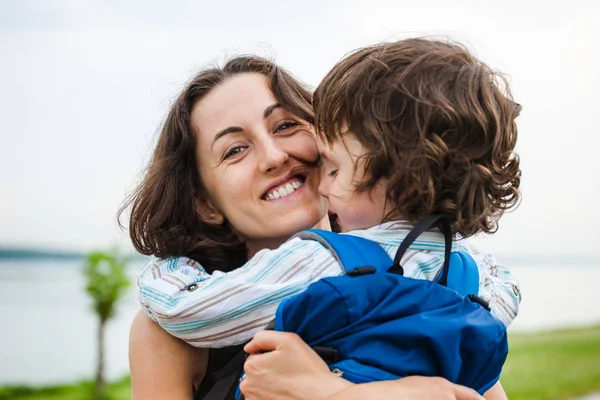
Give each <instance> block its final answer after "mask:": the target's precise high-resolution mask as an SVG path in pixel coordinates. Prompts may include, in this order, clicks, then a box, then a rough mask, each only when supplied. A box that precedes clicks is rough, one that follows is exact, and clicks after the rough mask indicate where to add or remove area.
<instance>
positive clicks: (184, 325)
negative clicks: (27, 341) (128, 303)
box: [138, 221, 521, 348]
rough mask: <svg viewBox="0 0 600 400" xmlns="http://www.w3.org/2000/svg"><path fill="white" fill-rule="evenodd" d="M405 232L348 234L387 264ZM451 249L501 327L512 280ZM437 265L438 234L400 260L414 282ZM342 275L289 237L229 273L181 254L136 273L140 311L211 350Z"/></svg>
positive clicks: (512, 313)
mask: <svg viewBox="0 0 600 400" xmlns="http://www.w3.org/2000/svg"><path fill="white" fill-rule="evenodd" d="M411 228H412V227H411V226H410V225H408V224H407V223H405V222H402V221H395V222H388V223H385V224H382V225H378V226H376V227H373V228H370V229H366V230H361V231H353V232H349V233H348V234H349V235H355V236H359V237H363V238H365V239H369V240H371V241H374V242H376V243H378V244H379V245H380V246H381V247H382V248H383V249H384V250H385V251H386V252H387V253H388V254H389V255H390V257H391V258H392V259H393V258H394V256H395V254H396V251H397V250H398V247H399V246H400V243H402V240H403V239H404V238H405V237H406V235H407V234H408V232H409V231H410V229H411ZM452 246H453V251H457V250H463V251H466V252H468V253H469V254H470V255H471V256H472V257H473V259H474V260H475V262H476V264H477V267H478V270H479V293H478V295H479V296H480V297H481V298H483V299H484V300H486V301H487V302H488V303H489V304H490V307H491V309H492V313H493V315H494V316H495V317H496V318H498V319H499V320H501V321H502V322H503V323H504V324H505V325H507V326H508V324H510V323H511V322H512V320H513V319H514V318H515V317H516V315H517V312H518V310H519V303H520V300H521V297H520V291H519V283H518V281H517V280H516V278H515V277H514V276H513V275H512V274H511V273H510V271H509V270H508V269H507V268H505V267H503V266H500V265H498V263H497V262H496V261H495V260H494V258H493V257H491V256H490V255H487V254H484V253H482V252H480V251H478V250H477V249H475V248H473V247H471V246H470V245H468V244H467V243H466V241H465V240H460V241H454V242H453V245H452ZM443 263H444V237H443V235H442V234H441V233H439V232H438V231H427V232H425V233H423V234H422V235H421V236H419V237H418V238H417V240H415V242H414V243H413V244H412V245H411V246H410V248H409V250H408V251H407V252H406V254H405V255H404V257H403V259H402V266H403V267H404V275H405V276H408V277H411V278H415V279H427V280H433V279H434V278H435V277H436V276H437V274H438V272H439V270H440V268H441V267H442V265H443ZM342 274H343V267H342V266H341V265H340V263H339V262H338V261H337V259H336V258H335V257H334V256H333V254H332V253H331V252H330V251H329V250H328V249H327V248H326V247H325V246H323V245H322V244H320V243H319V242H317V241H314V240H303V239H300V238H293V239H291V240H289V241H288V242H286V243H284V244H283V245H282V246H281V247H279V248H277V249H275V250H262V251H260V252H258V253H257V254H256V255H255V256H254V257H253V258H252V259H251V260H250V261H248V262H247V263H246V264H245V265H243V266H242V267H240V268H238V269H235V270H234V271H231V272H228V273H224V272H221V271H215V272H213V273H212V274H209V273H207V272H206V271H205V270H204V268H203V267H202V266H201V265H200V264H199V263H197V262H195V261H193V260H191V259H189V258H186V257H178V258H171V259H165V260H160V259H157V258H155V257H151V258H150V259H149V261H148V262H147V263H146V265H145V266H144V267H143V268H142V270H141V271H140V274H139V276H138V285H139V288H140V292H139V293H140V303H141V304H142V308H143V309H144V310H145V312H146V313H147V314H148V316H149V317H150V318H152V319H153V320H154V321H156V322H157V323H158V324H159V325H160V326H161V327H162V328H163V329H165V330H166V331H167V332H169V333H170V334H171V335H173V336H175V337H178V338H180V339H182V340H184V341H185V342H187V343H189V344H191V345H193V346H196V347H212V348H216V347H224V346H232V345H236V344H242V343H245V342H247V341H249V340H250V339H252V337H253V336H254V334H255V333H256V332H258V331H260V330H263V329H266V328H269V327H271V326H272V325H273V320H274V318H275V310H276V309H277V306H278V305H279V303H281V302H282V301H283V300H285V299H287V298H289V297H291V296H294V295H296V294H298V293H301V292H302V291H304V290H305V289H306V287H307V286H308V285H309V284H311V283H312V282H315V281H317V280H319V279H321V278H325V277H331V276H339V275H342ZM357 295H360V294H357Z"/></svg>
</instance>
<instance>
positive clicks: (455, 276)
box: [448, 250, 479, 296]
mask: <svg viewBox="0 0 600 400" xmlns="http://www.w3.org/2000/svg"><path fill="white" fill-rule="evenodd" d="M450 265H451V266H452V268H451V269H450V272H449V273H448V287H449V288H451V289H454V290H456V291H457V292H458V293H460V294H462V295H464V296H467V295H470V294H475V295H476V294H478V293H479V269H478V268H477V263H476V262H475V260H474V259H473V257H472V256H471V255H470V254H469V253H468V252H466V251H464V250H460V251H455V252H452V255H451V256H450Z"/></svg>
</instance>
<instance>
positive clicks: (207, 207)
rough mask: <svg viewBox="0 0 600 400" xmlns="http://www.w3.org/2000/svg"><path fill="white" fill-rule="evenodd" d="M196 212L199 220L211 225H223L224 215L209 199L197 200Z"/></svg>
mask: <svg viewBox="0 0 600 400" xmlns="http://www.w3.org/2000/svg"><path fill="white" fill-rule="evenodd" d="M196 212H197V213H198V216H199V217H200V220H202V221H203V222H206V223H207V224H211V225H223V223H224V222H225V216H224V215H223V214H221V212H220V211H219V210H217V209H216V208H215V207H214V206H213V205H212V204H211V202H210V201H209V200H197V201H196Z"/></svg>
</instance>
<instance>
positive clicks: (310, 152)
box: [279, 132, 319, 162]
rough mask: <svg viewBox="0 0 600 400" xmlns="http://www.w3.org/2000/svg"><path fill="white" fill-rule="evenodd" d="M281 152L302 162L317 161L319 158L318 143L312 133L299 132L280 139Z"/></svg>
mask: <svg viewBox="0 0 600 400" xmlns="http://www.w3.org/2000/svg"><path fill="white" fill-rule="evenodd" d="M279 146H280V148H281V150H283V151H285V152H286V153H288V154H290V155H293V156H296V157H297V158H300V159H302V160H306V161H310V162H312V161H315V160H316V159H317V157H318V156H319V151H318V149H317V141H316V140H315V137H314V136H313V134H312V133H309V132H298V133H296V134H295V135H291V136H288V137H282V138H280V139H279Z"/></svg>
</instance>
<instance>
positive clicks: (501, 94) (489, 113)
mask: <svg viewBox="0 0 600 400" xmlns="http://www.w3.org/2000/svg"><path fill="white" fill-rule="evenodd" d="M314 107H315V115H316V121H317V128H318V129H317V131H318V132H319V134H320V135H322V137H323V138H324V139H325V140H326V141H327V142H329V143H333V142H335V141H336V140H338V139H339V138H340V136H341V135H342V134H343V133H344V132H341V130H342V129H346V127H347V129H348V132H350V133H351V134H353V135H355V136H356V138H357V139H358V140H359V141H360V142H361V143H362V144H363V145H364V146H365V147H366V148H367V151H368V152H367V154H366V155H365V157H364V162H365V164H364V165H365V166H366V170H367V173H368V174H370V177H371V179H369V180H368V181H365V182H362V183H360V184H358V185H357V188H356V189H357V190H358V191H362V190H368V189H370V188H372V187H373V186H374V185H375V183H377V182H378V181H379V180H381V179H383V178H385V179H386V180H387V183H388V186H387V198H388V201H390V202H392V205H393V206H394V208H395V209H396V210H395V211H396V213H397V214H399V215H400V216H401V217H402V218H404V219H407V220H409V221H412V222H417V221H420V220H422V219H424V218H426V217H427V216H428V215H431V214H434V213H435V214H445V215H447V216H449V217H450V219H451V220H452V222H453V229H454V231H455V232H458V233H459V234H460V235H462V236H464V237H467V236H471V235H473V234H476V233H478V232H481V231H483V232H488V233H490V232H494V231H495V230H496V229H497V221H498V219H499V218H500V216H501V215H502V213H503V212H504V211H505V210H508V209H510V208H512V207H513V206H515V205H516V204H517V202H518V199H519V183H520V177H521V174H520V170H519V157H518V156H517V154H515V144H516V141H517V127H516V124H515V118H516V117H517V115H518V114H519V112H520V106H519V105H518V104H516V103H514V102H513V101H512V99H511V94H510V91H509V88H508V84H507V82H506V81H505V80H504V79H503V78H502V77H501V76H499V75H498V74H496V73H495V72H494V71H492V70H491V69H490V68H489V67H488V66H487V65H485V64H484V63H482V62H481V61H479V60H477V59H476V58H475V57H474V56H473V55H471V54H470V53H469V51H468V50H467V49H466V48H464V47H463V46H461V45H459V44H455V43H450V42H443V41H438V40H429V39H408V40H401V41H397V42H393V43H382V44H377V45H374V46H371V47H366V48H363V49H360V50H358V51H356V52H354V53H352V54H351V55H349V56H348V57H346V58H345V59H344V60H342V61H341V62H339V63H338V64H337V65H336V66H335V67H334V68H333V69H332V70H331V71H330V72H329V74H328V75H327V76H326V77H325V79H324V80H323V81H322V82H321V84H320V85H319V86H318V88H317V90H316V91H315V94H314ZM367 176H369V175H367ZM388 217H389V216H388Z"/></svg>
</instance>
